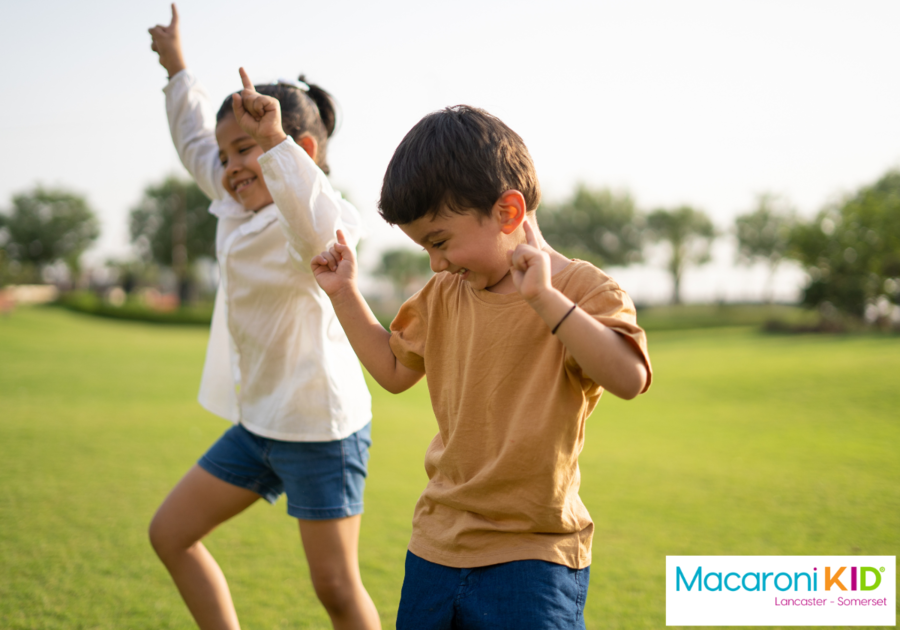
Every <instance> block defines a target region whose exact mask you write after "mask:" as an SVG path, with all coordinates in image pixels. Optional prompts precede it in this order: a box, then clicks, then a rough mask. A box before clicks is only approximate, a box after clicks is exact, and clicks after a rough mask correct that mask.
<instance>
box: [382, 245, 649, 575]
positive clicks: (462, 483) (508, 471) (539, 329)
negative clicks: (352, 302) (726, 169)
mask: <svg viewBox="0 0 900 630" xmlns="http://www.w3.org/2000/svg"><path fill="white" fill-rule="evenodd" d="M552 284H553V286H554V287H555V288H556V289H559V290H560V291H562V292H563V293H564V294H565V295H566V296H567V297H569V298H570V299H572V300H573V301H574V302H577V303H578V306H579V307H580V308H581V309H583V310H584V311H586V312H587V313H589V314H590V315H592V316H593V317H594V318H595V319H596V320H597V321H599V322H601V323H602V324H604V325H606V326H609V327H610V328H612V329H613V330H615V331H616V332H618V333H621V334H622V335H623V336H624V337H625V338H626V339H627V340H629V341H630V342H631V343H633V345H634V347H635V348H636V349H637V350H638V351H639V352H640V353H641V355H642V356H643V358H644V361H645V362H646V364H647V369H648V371H649V369H650V360H649V358H648V355H647V338H646V335H645V334H644V331H643V330H642V329H641V328H640V327H638V325H637V324H636V318H635V310H634V305H633V304H632V302H631V300H630V299H629V297H628V295H626V293H625V292H624V291H623V290H622V289H620V288H619V286H618V285H617V284H616V283H615V282H614V281H613V280H612V279H611V278H610V277H609V276H607V275H606V274H604V273H603V272H602V271H600V270H599V269H597V268H596V267H594V266H593V265H591V264H590V263H586V262H583V261H573V262H571V263H569V265H567V266H566V267H565V268H564V269H563V270H562V271H560V272H559V273H558V274H556V275H555V276H553V278H552ZM391 331H392V334H391V348H392V350H393V351H394V354H395V355H396V356H397V358H398V360H399V361H400V362H401V363H403V365H406V366H407V367H409V368H411V369H414V370H419V371H424V372H426V374H427V380H428V389H429V392H430V394H431V403H432V406H433V407H434V414H435V417H436V418H437V422H438V428H439V432H438V434H437V435H436V436H435V437H434V439H433V440H432V442H431V444H430V446H429V447H428V451H427V452H426V454H425V471H426V472H427V474H428V478H429V482H428V485H427V486H426V488H425V491H424V492H423V493H422V496H421V497H420V498H419V501H418V503H417V504H416V508H415V514H414V516H413V534H412V540H411V541H410V545H409V549H410V551H412V552H413V553H414V554H416V555H417V556H419V557H421V558H424V559H425V560H428V561H430V562H434V563H437V564H442V565H445V566H450V567H467V568H471V567H480V566H487V565H491V564H497V563H500V562H511V561H514V560H545V561H548V562H554V563H557V564H563V565H566V566H569V567H571V568H573V569H581V568H583V567H586V566H588V565H589V564H590V562H591V536H592V534H593V530H594V525H593V522H592V521H591V517H590V514H588V511H587V509H586V508H585V506H584V504H583V503H582V502H581V498H580V497H579V496H578V487H579V485H580V472H579V469H578V454H579V453H580V452H581V449H582V446H583V445H584V427H585V419H586V418H587V417H588V415H590V413H591V411H593V409H594V407H595V406H596V404H597V401H598V400H599V399H600V394H601V393H602V388H600V387H599V386H598V385H597V384H595V383H594V382H593V381H591V380H590V379H589V378H588V377H587V376H585V375H583V374H582V372H581V368H580V367H579V366H578V364H577V363H576V362H575V360H574V358H573V357H572V355H571V353H570V352H569V351H568V350H567V349H566V348H565V346H563V344H562V343H561V342H560V341H559V339H558V338H557V337H555V336H553V335H551V334H550V329H549V328H548V327H547V324H545V323H544V321H543V320H542V319H541V318H540V317H539V316H538V315H537V313H536V312H535V311H534V310H533V309H532V308H531V307H530V306H529V305H528V304H527V303H526V302H525V300H524V299H523V298H522V297H521V296H520V295H519V294H518V293H511V294H502V295H500V294H496V293H491V292H489V291H483V290H475V289H472V288H471V287H470V286H469V284H468V283H467V282H465V281H464V280H462V279H461V278H460V277H459V276H457V275H454V274H449V273H441V274H438V275H436V276H434V277H433V278H432V279H431V280H430V281H429V282H428V284H427V285H426V286H425V287H424V288H423V289H422V290H421V291H419V293H417V294H416V295H414V296H413V297H412V298H410V299H409V300H408V301H407V302H406V303H405V304H404V305H403V306H402V307H401V308H400V312H399V313H398V314H397V317H396V318H395V319H394V321H393V323H392V324H391ZM647 384H648V386H649V379H648V381H647Z"/></svg>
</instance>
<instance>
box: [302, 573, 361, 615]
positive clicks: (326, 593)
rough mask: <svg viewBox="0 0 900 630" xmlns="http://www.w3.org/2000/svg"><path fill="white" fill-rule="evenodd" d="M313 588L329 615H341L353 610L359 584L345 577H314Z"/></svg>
mask: <svg viewBox="0 0 900 630" xmlns="http://www.w3.org/2000/svg"><path fill="white" fill-rule="evenodd" d="M312 582H313V588H314V589H315V591H316V596H317V597H318V598H319V601H320V602H322V605H323V606H324V607H325V610H327V611H328V612H329V613H331V614H334V615H338V616H339V615H341V614H342V613H343V612H345V611H346V610H348V609H349V608H351V607H352V606H353V604H354V602H355V601H356V598H357V594H358V590H359V589H358V584H357V583H356V580H354V579H352V578H351V577H350V576H345V575H335V574H331V575H319V576H316V575H313V576H312Z"/></svg>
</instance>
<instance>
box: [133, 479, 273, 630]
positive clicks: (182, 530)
mask: <svg viewBox="0 0 900 630" xmlns="http://www.w3.org/2000/svg"><path fill="white" fill-rule="evenodd" d="M259 498H260V497H259V495H258V494H256V493H255V492H251V491H250V490H246V489H244V488H239V487H237V486H233V485H231V484H230V483H226V482H224V481H222V480H221V479H217V478H216V477H213V476H212V475H211V474H209V473H208V472H206V471H205V470H203V469H202V468H200V467H199V466H197V465H196V464H195V465H194V466H193V467H192V468H191V469H190V470H189V471H188V472H187V474H186V475H185V476H184V477H183V478H182V479H181V481H179V482H178V484H177V485H176V486H175V487H174V488H173V489H172V492H171V493H169V496H168V497H166V500H165V501H163V503H162V505H160V506H159V509H158V510H157V511H156V515H155V516H154V517H153V521H152V522H151V523H150V543H151V544H152V545H153V548H154V549H155V550H156V553H157V555H158V556H159V558H160V560H162V561H163V564H165V565H166V568H167V569H168V570H169V573H170V574H171V575H172V579H173V580H174V581H175V585H176V586H177V587H178V590H179V592H180V593H181V597H182V598H183V599H184V602H185V603H186V604H187V607H188V610H190V612H191V614H192V615H193V616H194V620H195V621H196V622H197V625H198V626H199V627H200V628H201V630H209V629H213V628H215V629H216V630H218V629H220V628H224V629H228V630H233V629H236V628H240V624H239V623H238V618H237V613H235V611H234V604H233V603H232V601H231V592H230V591H229V590H228V583H227V582H226V581H225V576H224V575H223V574H222V570H221V569H220V568H219V565H218V564H217V563H216V561H215V559H214V558H213V557H212V555H211V554H210V553H209V551H207V550H206V547H204V546H203V543H201V542H200V540H201V539H202V538H203V537H204V536H206V535H207V534H208V533H209V532H211V531H212V530H213V529H215V528H216V526H217V525H219V524H220V523H224V522H225V521H227V520H228V519H230V518H231V517H232V516H234V515H236V514H239V513H240V512H243V511H244V510H246V509H247V508H248V507H250V505H251V504H253V503H254V502H255V501H256V500H257V499H259Z"/></svg>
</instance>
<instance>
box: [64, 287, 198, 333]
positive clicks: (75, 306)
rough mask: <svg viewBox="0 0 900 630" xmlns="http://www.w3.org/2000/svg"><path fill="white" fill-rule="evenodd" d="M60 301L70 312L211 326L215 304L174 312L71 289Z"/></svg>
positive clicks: (160, 322)
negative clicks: (116, 302)
mask: <svg viewBox="0 0 900 630" xmlns="http://www.w3.org/2000/svg"><path fill="white" fill-rule="evenodd" d="M56 304H58V305H59V306H61V307H63V308H66V309H68V310H70V311H75V312H78V313H86V314H88V315H96V316H98V317H109V318H110V319H124V320H130V321H138V322H152V323H154V324H189V325H195V326H209V323H210V321H211V320H212V311H213V305H212V303H206V304H200V305H197V306H185V307H180V308H177V309H175V310H173V311H156V310H153V309H151V308H148V307H147V306H145V305H143V304H141V303H139V302H137V301H136V300H128V301H126V302H125V304H123V305H122V306H113V305H112V304H109V303H108V302H105V301H104V300H103V299H102V298H100V297H99V296H98V295H96V294H94V293H91V292H89V291H71V292H69V293H65V294H63V295H61V296H60V297H59V299H58V300H57V301H56Z"/></svg>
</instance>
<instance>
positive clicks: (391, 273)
mask: <svg viewBox="0 0 900 630" xmlns="http://www.w3.org/2000/svg"><path fill="white" fill-rule="evenodd" d="M431 274H432V272H431V261H430V260H429V258H428V254H425V253H422V252H416V251H413V250H411V249H405V248H404V249H391V250H388V251H386V252H384V253H382V254H381V263H380V264H379V265H378V268H377V269H376V270H375V275H376V276H381V277H383V278H387V279H388V280H390V281H391V284H392V285H393V286H394V292H395V294H396V295H397V297H398V298H399V299H401V300H403V299H406V297H407V292H408V290H409V287H410V285H411V284H413V283H414V282H416V281H421V282H423V283H424V281H425V280H427V279H428V278H430V277H431Z"/></svg>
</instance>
